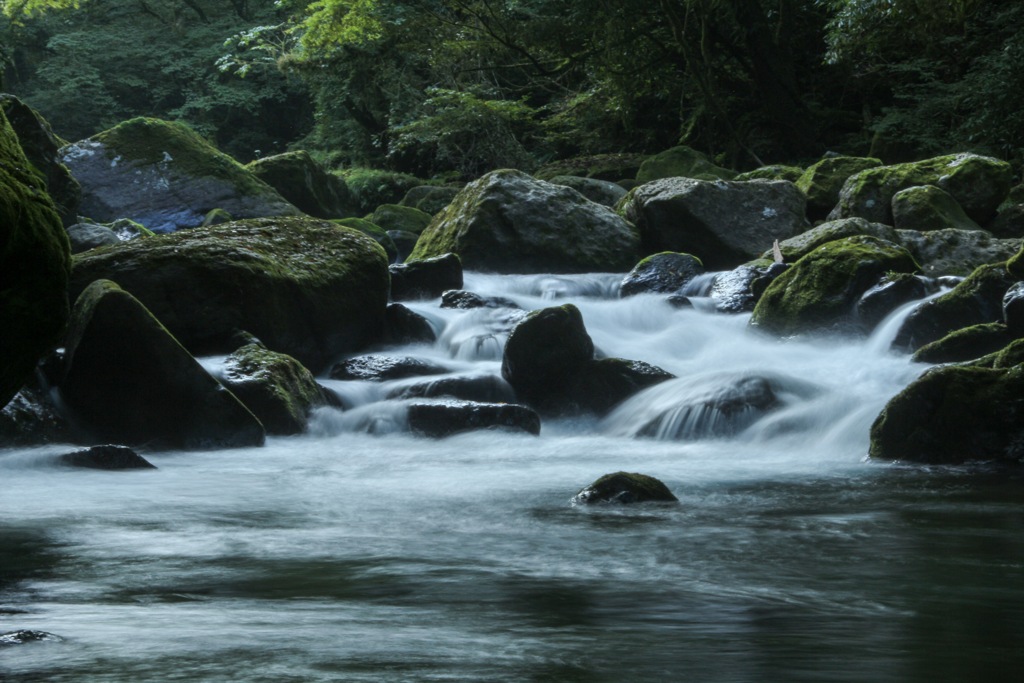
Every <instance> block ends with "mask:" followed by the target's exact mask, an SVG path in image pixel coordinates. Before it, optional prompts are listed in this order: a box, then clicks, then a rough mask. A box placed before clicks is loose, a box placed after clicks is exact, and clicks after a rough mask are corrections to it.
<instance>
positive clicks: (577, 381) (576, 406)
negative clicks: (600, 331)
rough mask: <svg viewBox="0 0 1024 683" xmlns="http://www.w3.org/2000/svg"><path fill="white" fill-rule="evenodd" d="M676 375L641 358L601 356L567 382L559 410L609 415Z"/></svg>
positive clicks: (587, 363)
mask: <svg viewBox="0 0 1024 683" xmlns="http://www.w3.org/2000/svg"><path fill="white" fill-rule="evenodd" d="M674 378H675V375H673V374H672V373H670V372H666V371H665V370H662V369H661V368H659V367H657V366H654V365H651V364H649V363H645V362H643V361H639V360H625V359H623V358H602V359H600V360H590V361H587V362H586V363H585V364H584V365H583V367H582V368H581V369H580V370H579V372H577V373H576V374H575V375H574V376H573V377H572V378H571V380H570V381H569V383H568V385H566V386H565V387H564V388H563V390H562V392H558V391H557V390H556V391H555V392H554V393H555V394H559V393H562V394H564V396H563V397H559V399H558V400H559V403H560V407H559V412H571V413H576V412H586V413H593V414H595V415H599V416H601V415H607V414H608V413H609V412H611V410H612V409H613V408H615V406H617V405H619V404H620V403H622V402H623V401H625V400H626V399H628V398H629V397H630V396H632V395H633V394H636V393H638V392H640V391H643V390H644V389H646V388H648V387H652V386H654V385H655V384H660V383H661V382H664V381H666V380H669V379H674Z"/></svg>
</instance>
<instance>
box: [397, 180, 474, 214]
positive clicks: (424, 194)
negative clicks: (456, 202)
mask: <svg viewBox="0 0 1024 683" xmlns="http://www.w3.org/2000/svg"><path fill="white" fill-rule="evenodd" d="M458 194H459V188H458V187H451V186H449V185H417V186H416V187H414V188H412V189H410V190H409V191H408V192H406V193H405V196H404V197H402V201H400V202H398V203H399V204H400V205H401V206H409V207H412V208H414V209H419V210H420V211H423V212H424V213H428V214H430V215H431V216H433V215H435V214H438V213H441V211H443V210H444V208H445V207H446V206H448V205H449V204H451V203H452V200H453V199H455V196H456V195H458Z"/></svg>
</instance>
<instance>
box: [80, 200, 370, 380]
mask: <svg viewBox="0 0 1024 683" xmlns="http://www.w3.org/2000/svg"><path fill="white" fill-rule="evenodd" d="M100 278H109V279H111V280H114V281H115V282H117V283H119V284H120V285H121V286H122V287H124V289H125V290H127V291H129V292H131V293H132V295H134V296H135V297H136V298H138V299H139V301H141V302H142V303H143V305H145V306H146V307H147V308H148V309H149V310H150V311H152V313H153V315H155V316H156V317H157V318H158V319H159V320H160V322H162V323H163V324H164V325H166V326H167V329H168V330H169V331H170V332H171V334H173V335H174V336H175V337H176V338H177V339H178V340H179V341H180V342H181V343H182V344H184V345H185V346H186V347H187V348H189V349H190V350H192V352H193V353H197V354H198V353H208V352H214V353H216V352H223V351H224V345H225V342H226V340H227V339H229V338H230V336H231V335H232V334H233V333H234V332H235V331H237V330H248V331H249V332H251V333H252V334H254V335H256V336H257V337H258V338H259V339H261V340H262V341H263V342H264V343H265V344H266V346H267V348H270V349H273V350H274V351H278V352H280V353H287V354H288V355H290V356H294V357H295V358H296V359H297V360H298V361H299V362H300V363H302V364H303V365H304V366H306V367H307V368H310V369H311V370H313V371H314V372H320V371H321V370H322V369H323V368H324V367H326V366H327V364H328V363H330V362H331V361H332V360H334V359H335V358H337V357H339V356H342V355H345V354H349V353H352V352H354V351H359V350H361V349H363V348H365V347H366V346H368V345H369V344H371V343H376V342H378V341H380V339H381V336H382V334H383V328H384V309H385V307H386V306H387V292H388V274H387V259H386V257H385V255H384V250H383V249H381V248H380V246H379V245H378V244H377V243H376V242H374V241H373V240H372V239H370V238H369V237H366V236H365V235H362V234H361V233H358V232H356V231H354V230H350V229H348V228H342V227H339V226H336V225H334V224H333V223H330V222H328V221H323V220H319V219H315V218H276V219H275V218H264V219H253V220H248V221H237V222H234V223H227V224H224V225H218V226H215V227H212V228H197V229H195V230H185V231H181V232H177V233H174V234H171V235H159V236H156V237H152V238H149V239H145V240H133V241H131V242H122V243H121V244H120V245H116V246H113V247H104V248H102V249H95V250H93V251H90V252H87V253H85V254H81V255H79V256H77V257H76V258H75V264H74V269H73V274H72V285H71V293H72V295H73V296H74V295H77V293H78V292H81V291H82V290H83V289H84V288H85V286H86V285H88V284H89V283H90V282H92V281H93V280H97V279H100ZM231 350H233V349H231Z"/></svg>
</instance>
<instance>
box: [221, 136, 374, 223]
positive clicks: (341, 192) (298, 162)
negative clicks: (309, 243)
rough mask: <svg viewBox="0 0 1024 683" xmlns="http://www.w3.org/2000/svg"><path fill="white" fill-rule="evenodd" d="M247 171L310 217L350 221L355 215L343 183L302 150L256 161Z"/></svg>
mask: <svg viewBox="0 0 1024 683" xmlns="http://www.w3.org/2000/svg"><path fill="white" fill-rule="evenodd" d="M246 169H248V170H249V171H250V172H251V173H252V174H253V175H254V176H256V177H257V178H259V179H260V180H262V181H263V182H265V183H266V184H267V185H269V186H270V187H272V188H274V189H275V190H277V192H278V193H279V194H280V195H281V196H282V197H284V198H285V199H286V200H287V201H289V202H291V203H292V204H293V205H295V206H296V207H297V208H298V209H299V211H302V212H303V213H305V214H308V215H310V216H314V217H316V218H349V217H353V216H355V215H356V213H357V208H356V206H355V201H354V200H353V199H352V195H351V193H350V192H349V190H348V185H346V184H345V181H344V180H342V179H341V178H340V177H338V176H336V175H334V174H333V173H330V172H328V171H327V169H325V168H324V167H323V166H321V165H320V163H319V162H317V161H316V160H315V159H313V157H311V156H310V155H309V152H306V151H304V150H299V151H295V152H285V153H284V154H277V155H275V156H271V157H264V158H263V159H257V160H256V161H253V162H251V163H249V164H248V165H247V166H246ZM239 218H244V216H239Z"/></svg>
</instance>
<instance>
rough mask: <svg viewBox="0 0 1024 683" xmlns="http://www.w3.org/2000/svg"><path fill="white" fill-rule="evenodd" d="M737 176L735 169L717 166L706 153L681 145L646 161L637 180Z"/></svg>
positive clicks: (709, 178)
mask: <svg viewBox="0 0 1024 683" xmlns="http://www.w3.org/2000/svg"><path fill="white" fill-rule="evenodd" d="M735 176H736V172H735V171H731V170H729V169H727V168H722V167H721V166H716V165H715V164H714V163H713V162H712V161H711V160H710V159H708V158H707V156H706V155H705V154H703V153H701V152H698V151H697V150H695V149H691V148H689V147H686V146H685V145H680V146H678V147H673V148H671V149H667V150H665V151H664V152H661V153H660V154H655V155H654V156H653V157H650V158H649V159H647V160H646V161H644V163H643V164H641V165H640V170H639V171H637V174H636V180H637V182H638V183H649V182H651V181H652V180H660V179H661V178H696V179H698V180H732V179H733V178H734V177H735Z"/></svg>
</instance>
